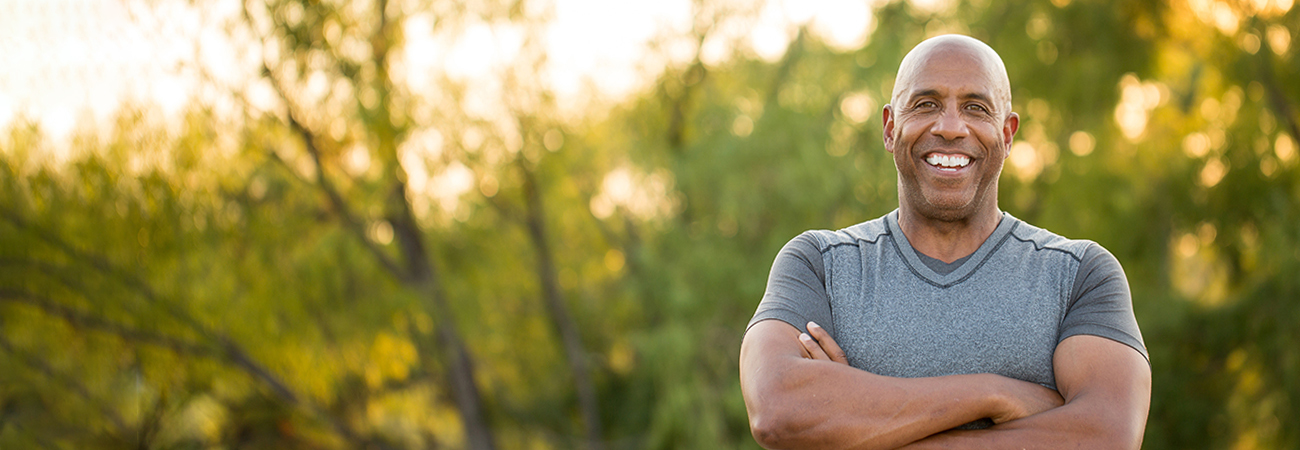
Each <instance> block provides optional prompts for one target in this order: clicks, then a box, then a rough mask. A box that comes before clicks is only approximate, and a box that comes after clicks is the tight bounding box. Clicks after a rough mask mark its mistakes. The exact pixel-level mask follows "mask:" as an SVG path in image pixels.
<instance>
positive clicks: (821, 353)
mask: <svg viewBox="0 0 1300 450" xmlns="http://www.w3.org/2000/svg"><path fill="white" fill-rule="evenodd" d="M799 343H800V344H803V350H804V351H805V352H807V353H808V357H809V358H810V359H820V360H825V361H830V360H831V357H830V356H828V355H827V354H826V351H825V350H822V346H821V344H818V343H817V340H815V339H813V338H812V336H809V335H808V333H799Z"/></svg>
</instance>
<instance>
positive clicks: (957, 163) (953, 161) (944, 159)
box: [925, 152, 971, 172]
mask: <svg viewBox="0 0 1300 450" xmlns="http://www.w3.org/2000/svg"><path fill="white" fill-rule="evenodd" d="M970 161H971V160H970V157H969V156H966V155H962V154H956V153H938V152H935V153H931V154H928V155H925V162H926V163H927V164H930V165H931V166H933V167H935V168H937V169H939V170H942V171H945V172H956V171H957V170H959V169H961V168H963V167H966V166H967V165H969V164H970Z"/></svg>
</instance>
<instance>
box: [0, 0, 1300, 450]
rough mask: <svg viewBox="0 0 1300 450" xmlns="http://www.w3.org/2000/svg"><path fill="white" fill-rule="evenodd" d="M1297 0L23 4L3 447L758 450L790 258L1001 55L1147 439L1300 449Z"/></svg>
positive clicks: (10, 70) (5, 258)
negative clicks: (942, 42) (899, 129)
mask: <svg viewBox="0 0 1300 450" xmlns="http://www.w3.org/2000/svg"><path fill="white" fill-rule="evenodd" d="M1298 31H1300V8H1295V7H1294V2H1293V0H1188V1H1176V0H1175V1H1155V0H1136V1H1124V2H1108V1H1098V0H1052V1H991V0H969V1H966V0H911V1H888V0H870V1H867V0H862V1H854V0H834V1H831V0H822V1H814V2H796V1H785V2H782V1H779V0H771V1H769V2H768V3H758V2H746V1H732V0H692V1H686V0H679V1H669V2H649V1H646V2H597V1H583V0H554V1H544V0H514V1H509V0H483V1H457V0H446V1H426V0H374V1H363V0H357V1H342V0H258V1H254V0H247V1H242V2H241V1H240V0H191V1H180V0H139V1H127V0H98V1H96V0H54V1H38V0H4V1H2V2H0V125H3V126H4V128H3V130H4V131H3V133H0V448H6V449H9V448H13V449H26V448H51V449H117V448H150V449H153V448H157V449H221V448H228V449H234V448H241V449H244V448H247V449H282V448H295V449H296V448H304V449H344V448H367V449H370V448H375V449H415V448H447V449H459V448H467V449H492V448H497V449H592V450H599V449H611V450H612V449H731V448H745V449H751V448H757V446H756V444H755V443H754V442H753V440H752V438H751V437H750V435H749V430H748V426H747V418H746V414H745V408H744V404H743V401H742V399H741V395H740V389H739V382H738V373H737V356H738V353H739V347H740V340H741V337H742V333H743V331H744V328H745V324H746V322H747V320H748V319H749V317H750V315H751V314H752V313H753V311H754V308H755V306H756V305H757V303H758V301H759V299H760V297H761V295H762V293H763V289H764V283H765V280H766V277H767V272H768V268H769V266H770V263H771V261H772V259H773V257H774V256H775V254H776V252H777V250H778V249H779V248H780V247H781V246H782V245H783V244H784V243H785V242H786V241H787V240H788V239H790V238H791V237H793V236H795V235H796V234H798V233H799V232H801V231H803V230H805V229H810V228H832V229H833V228H839V227H845V226H848V225H852V224H854V223H857V222H860V221H863V220H868V219H872V218H875V217H878V216H880V215H882V214H885V213H886V212H888V211H890V210H892V209H894V208H895V207H896V206H897V200H896V188H895V174H894V168H893V166H892V162H891V160H890V158H889V157H888V154H887V153H886V152H885V151H884V150H883V148H882V146H881V135H880V119H879V117H880V109H881V107H882V106H883V105H884V104H885V103H886V102H887V101H888V95H889V92H890V89H891V87H892V83H893V76H894V71H895V69H896V68H897V64H898V61H899V60H900V59H901V57H902V55H903V54H904V53H905V52H906V51H907V50H908V49H910V48H911V47H912V46H913V45H915V44H916V43H917V42H919V41H920V40H922V39H923V38H925V37H928V36H932V35H936V34H941V33H947V32H958V33H966V34H970V35H972V36H975V37H977V38H980V39H982V40H985V41H986V42H988V43H989V44H991V45H992V46H993V47H994V48H995V49H997V50H998V51H999V52H1000V53H1001V55H1002V57H1003V59H1005V61H1006V64H1007V68H1008V70H1009V72H1010V77H1011V80H1012V85H1013V91H1014V97H1015V101H1014V106H1015V109H1016V110H1017V111H1018V112H1019V113H1020V115H1021V118H1022V119H1021V120H1022V126H1021V130H1020V133H1019V134H1018V136H1017V138H1016V143H1015V145H1014V148H1013V151H1012V154H1011V157H1010V160H1009V163H1008V164H1007V166H1006V169H1005V170H1004V173H1003V175H1002V190H1001V198H1000V202H1001V203H1000V204H1001V206H1002V208H1003V209H1004V210H1006V211H1008V212H1010V213H1011V214H1013V215H1015V216H1017V217H1020V218H1022V219H1025V220H1028V221H1030V222H1032V223H1035V224H1037V225H1040V226H1043V227H1046V228H1048V229H1051V230H1053V231H1056V232H1058V233H1060V234H1063V235H1065V236H1068V237H1072V238H1080V239H1091V240H1095V241H1097V242H1099V243H1101V244H1102V245H1104V246H1106V247H1107V248H1108V249H1110V250H1111V251H1112V252H1113V253H1114V254H1115V255H1116V256H1117V257H1118V258H1119V260H1120V261H1121V262H1122V263H1123V264H1124V267H1125V270H1126V272H1127V274H1128V277H1129V281H1130V283H1131V285H1132V288H1133V294H1134V306H1135V309H1136V314H1137V316H1138V320H1139V322H1140V323H1141V325H1142V330H1143V334H1144V336H1145V338H1146V343H1147V345H1148V347H1149V349H1150V353H1151V364H1152V367H1153V369H1154V392H1153V401H1152V407H1151V415H1150V420H1149V423H1148V426H1147V434H1146V442H1145V445H1144V447H1145V448H1150V449H1191V448H1209V449H1294V448H1300V411H1297V405H1300V350H1297V346H1300V333H1297V332H1296V331H1295V324H1297V323H1300V308H1298V307H1297V302H1298V301H1300V169H1298V168H1297V165H1300V161H1298V159H1300V147H1298V146H1297V141H1298V140H1300V117H1298V115H1300V81H1298V80H1300V58H1297V51H1298V49H1297V47H1300V42H1297V41H1296V35H1297V32H1298Z"/></svg>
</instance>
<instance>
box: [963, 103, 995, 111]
mask: <svg viewBox="0 0 1300 450" xmlns="http://www.w3.org/2000/svg"><path fill="white" fill-rule="evenodd" d="M966 109H967V110H970V111H975V112H982V113H987V112H989V109H988V108H985V107H984V105H981V104H979V103H971V104H969V105H966Z"/></svg>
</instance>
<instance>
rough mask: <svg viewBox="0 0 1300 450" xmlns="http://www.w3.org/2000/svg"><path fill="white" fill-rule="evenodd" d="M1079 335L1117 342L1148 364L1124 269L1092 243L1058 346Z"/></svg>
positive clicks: (1084, 258) (1080, 270)
mask: <svg viewBox="0 0 1300 450" xmlns="http://www.w3.org/2000/svg"><path fill="white" fill-rule="evenodd" d="M1080 334H1086V335H1093V336H1100V337H1104V338H1107V339H1110V340H1113V341H1117V342H1120V343H1122V344H1125V345H1128V346H1129V347H1133V349H1134V350H1137V351H1138V353H1141V354H1142V357H1143V358H1146V359H1147V361H1150V360H1151V357H1150V355H1148V354H1147V348H1146V344H1145V343H1144V342H1143V341H1142V332H1141V330H1139V329H1138V324H1137V319H1136V318H1134V316H1133V298H1132V294H1131V293H1130V291H1129V287H1128V278H1127V277H1126V276H1125V275H1124V268H1123V267H1122V266H1120V264H1119V260H1117V259H1115V256H1114V255H1111V254H1110V252H1109V251H1106V249H1105V248H1102V246H1101V245H1098V244H1097V243H1091V244H1090V245H1089V246H1088V248H1087V249H1086V250H1084V252H1083V260H1082V261H1081V262H1080V264H1079V273H1078V274H1077V275H1075V279H1074V287H1073V289H1072V292H1071V295H1070V304H1069V309H1068V310H1067V311H1066V313H1065V319H1064V320H1063V321H1062V323H1061V335H1060V338H1059V339H1058V340H1057V342H1058V343H1059V342H1060V341H1064V340H1065V339H1066V338H1068V337H1070V336H1075V335H1080Z"/></svg>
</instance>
